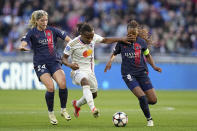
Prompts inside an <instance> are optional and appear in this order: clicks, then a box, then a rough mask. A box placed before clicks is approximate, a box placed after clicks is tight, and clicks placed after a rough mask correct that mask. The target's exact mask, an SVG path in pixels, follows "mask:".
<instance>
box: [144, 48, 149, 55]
mask: <svg viewBox="0 0 197 131" xmlns="http://www.w3.org/2000/svg"><path fill="white" fill-rule="evenodd" d="M148 54H149V49H148V48H147V49H146V50H145V51H144V55H145V56H146V55H148Z"/></svg>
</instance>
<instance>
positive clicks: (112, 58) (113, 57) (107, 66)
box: [104, 54, 116, 72]
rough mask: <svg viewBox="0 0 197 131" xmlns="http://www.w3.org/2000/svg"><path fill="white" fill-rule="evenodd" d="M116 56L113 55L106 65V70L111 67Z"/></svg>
mask: <svg viewBox="0 0 197 131" xmlns="http://www.w3.org/2000/svg"><path fill="white" fill-rule="evenodd" d="M115 57H116V56H115V55H114V54H112V55H111V57H110V59H109V61H108V62H107V64H106V66H105V70H104V72H107V70H110V69H111V65H112V62H113V61H114V59H115Z"/></svg>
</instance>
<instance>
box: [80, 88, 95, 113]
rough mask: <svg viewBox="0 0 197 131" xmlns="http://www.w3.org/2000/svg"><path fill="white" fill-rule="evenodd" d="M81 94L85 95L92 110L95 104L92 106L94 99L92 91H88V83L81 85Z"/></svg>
mask: <svg viewBox="0 0 197 131" xmlns="http://www.w3.org/2000/svg"><path fill="white" fill-rule="evenodd" d="M83 96H84V97H85V99H86V101H87V104H88V105H89V107H90V109H91V110H93V109H94V107H95V106H94V100H93V96H92V92H91V91H90V86H89V85H85V86H83Z"/></svg>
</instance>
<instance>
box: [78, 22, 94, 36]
mask: <svg viewBox="0 0 197 131" xmlns="http://www.w3.org/2000/svg"><path fill="white" fill-rule="evenodd" d="M93 30H94V29H93V27H92V26H91V25H90V24H88V23H86V22H84V23H79V24H77V32H78V33H79V34H83V33H84V32H85V31H87V32H91V31H93Z"/></svg>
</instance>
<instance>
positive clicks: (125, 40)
mask: <svg viewBox="0 0 197 131" xmlns="http://www.w3.org/2000/svg"><path fill="white" fill-rule="evenodd" d="M121 42H123V43H126V44H131V42H130V41H129V38H128V37H125V38H122V39H121Z"/></svg>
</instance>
